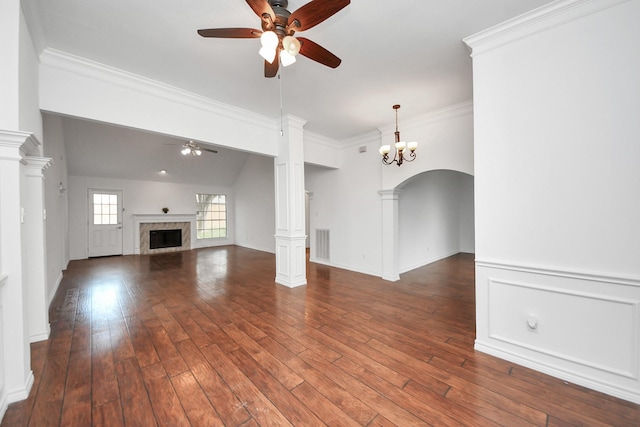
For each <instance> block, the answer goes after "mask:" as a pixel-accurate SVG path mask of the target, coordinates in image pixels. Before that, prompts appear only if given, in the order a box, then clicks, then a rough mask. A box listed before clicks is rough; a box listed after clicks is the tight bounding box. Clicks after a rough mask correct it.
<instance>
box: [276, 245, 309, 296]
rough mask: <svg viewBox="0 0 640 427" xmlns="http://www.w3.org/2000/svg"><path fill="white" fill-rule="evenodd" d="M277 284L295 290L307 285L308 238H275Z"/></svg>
mask: <svg viewBox="0 0 640 427" xmlns="http://www.w3.org/2000/svg"><path fill="white" fill-rule="evenodd" d="M275 238H276V283H278V284H280V285H284V286H287V287H289V288H295V287H298V286H303V285H306V284H307V259H306V258H307V251H306V244H305V243H306V239H307V236H304V235H303V236H295V237H291V236H275Z"/></svg>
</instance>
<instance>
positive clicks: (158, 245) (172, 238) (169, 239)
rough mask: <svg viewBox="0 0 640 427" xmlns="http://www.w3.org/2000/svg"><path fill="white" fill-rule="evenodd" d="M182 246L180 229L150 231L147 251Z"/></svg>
mask: <svg viewBox="0 0 640 427" xmlns="http://www.w3.org/2000/svg"><path fill="white" fill-rule="evenodd" d="M180 246H182V229H180V228H176V229H173V230H150V231H149V249H162V248H177V247H180Z"/></svg>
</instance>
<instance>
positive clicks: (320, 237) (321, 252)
mask: <svg viewBox="0 0 640 427" xmlns="http://www.w3.org/2000/svg"><path fill="white" fill-rule="evenodd" d="M329 242H330V232H329V230H321V229H316V258H317V259H321V260H324V261H329V260H330V259H329Z"/></svg>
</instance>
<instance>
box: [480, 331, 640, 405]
mask: <svg viewBox="0 0 640 427" xmlns="http://www.w3.org/2000/svg"><path fill="white" fill-rule="evenodd" d="M474 349H476V350H477V351H481V352H482V353H487V354H490V355H491V356H495V357H498V358H500V359H504V360H508V361H509V362H513V363H516V364H518V365H521V366H524V367H526V368H530V369H533V370H535V371H538V372H542V373H543V374H547V375H551V376H552V377H556V378H559V379H561V380H564V381H567V382H570V383H573V384H577V385H580V386H583V387H587V388H590V389H592V390H596V391H599V392H602V393H605V394H608V395H610V396H614V397H618V398H620V399H624V400H628V401H629V402H633V403H636V404H640V394H638V393H637V392H635V391H633V390H625V389H621V388H620V387H618V386H612V385H610V384H605V383H602V382H600V381H594V380H592V379H590V378H588V377H584V376H580V375H576V374H574V373H572V372H568V371H566V370H563V369H557V368H556V367H554V366H551V365H547V364H544V363H540V362H539V361H537V360H532V359H529V358H526V357H522V356H521V355H519V354H515V353H511V352H508V351H505V350H503V349H500V348H496V347H494V346H492V345H487V344H483V343H480V342H478V341H476V342H475V345H474Z"/></svg>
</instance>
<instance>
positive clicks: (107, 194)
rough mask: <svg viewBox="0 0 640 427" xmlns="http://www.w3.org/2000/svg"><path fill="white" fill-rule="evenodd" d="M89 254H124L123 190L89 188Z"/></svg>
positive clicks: (95, 255)
mask: <svg viewBox="0 0 640 427" xmlns="http://www.w3.org/2000/svg"><path fill="white" fill-rule="evenodd" d="M88 212H89V218H88V223H89V233H88V234H89V256H90V257H97V256H109V255H122V191H121V190H93V189H89V210H88Z"/></svg>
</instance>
